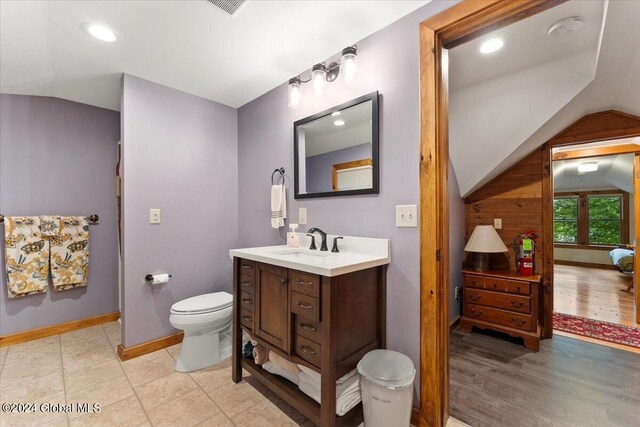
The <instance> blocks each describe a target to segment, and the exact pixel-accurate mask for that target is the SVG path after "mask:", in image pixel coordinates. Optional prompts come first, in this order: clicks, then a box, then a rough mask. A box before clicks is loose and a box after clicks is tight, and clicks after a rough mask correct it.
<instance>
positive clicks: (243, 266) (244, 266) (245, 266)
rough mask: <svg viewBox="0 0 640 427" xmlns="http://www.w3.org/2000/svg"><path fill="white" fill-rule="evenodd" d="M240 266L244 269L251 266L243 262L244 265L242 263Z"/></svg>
mask: <svg viewBox="0 0 640 427" xmlns="http://www.w3.org/2000/svg"><path fill="white" fill-rule="evenodd" d="M242 268H244V269H248V268H251V266H250V265H246V264H244V265H242Z"/></svg>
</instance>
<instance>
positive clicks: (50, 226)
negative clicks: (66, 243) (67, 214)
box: [40, 215, 60, 237]
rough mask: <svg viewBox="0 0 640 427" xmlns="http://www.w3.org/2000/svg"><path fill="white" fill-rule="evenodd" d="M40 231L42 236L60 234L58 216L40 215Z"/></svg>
mask: <svg viewBox="0 0 640 427" xmlns="http://www.w3.org/2000/svg"><path fill="white" fill-rule="evenodd" d="M40 232H41V233H42V235H43V236H45V237H49V236H57V235H59V234H60V216H57V215H40Z"/></svg>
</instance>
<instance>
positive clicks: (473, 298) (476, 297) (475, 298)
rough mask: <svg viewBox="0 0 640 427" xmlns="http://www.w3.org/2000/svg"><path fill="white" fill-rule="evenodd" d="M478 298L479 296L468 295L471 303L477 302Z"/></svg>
mask: <svg viewBox="0 0 640 427" xmlns="http://www.w3.org/2000/svg"><path fill="white" fill-rule="evenodd" d="M480 297H481V295H474V294H469V298H471V299H472V300H473V301H478V300H479V299H480Z"/></svg>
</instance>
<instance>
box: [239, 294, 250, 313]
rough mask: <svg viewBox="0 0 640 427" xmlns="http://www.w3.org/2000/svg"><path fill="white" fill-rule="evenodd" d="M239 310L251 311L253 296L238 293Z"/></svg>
mask: <svg viewBox="0 0 640 427" xmlns="http://www.w3.org/2000/svg"><path fill="white" fill-rule="evenodd" d="M240 308H243V309H245V310H249V311H253V295H252V294H250V293H248V292H242V291H240Z"/></svg>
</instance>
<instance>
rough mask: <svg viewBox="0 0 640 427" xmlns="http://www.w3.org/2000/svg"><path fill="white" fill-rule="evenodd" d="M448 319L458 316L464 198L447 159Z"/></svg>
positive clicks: (462, 258) (462, 253) (452, 319)
mask: <svg viewBox="0 0 640 427" xmlns="http://www.w3.org/2000/svg"><path fill="white" fill-rule="evenodd" d="M448 181H449V296H450V299H449V321H454V320H455V319H456V318H457V317H458V316H460V303H458V302H457V301H456V300H455V288H456V286H459V287H460V291H462V261H463V260H464V246H465V242H464V200H463V199H462V198H461V197H460V188H459V187H458V179H457V177H456V173H455V172H454V171H453V165H452V164H451V159H449V180H448Z"/></svg>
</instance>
